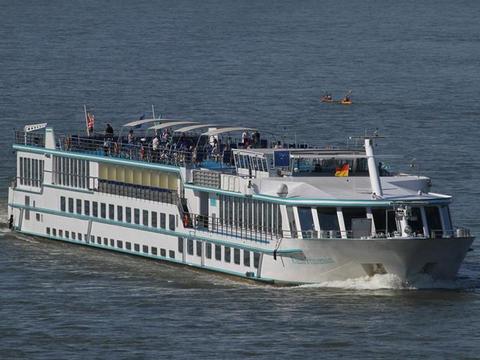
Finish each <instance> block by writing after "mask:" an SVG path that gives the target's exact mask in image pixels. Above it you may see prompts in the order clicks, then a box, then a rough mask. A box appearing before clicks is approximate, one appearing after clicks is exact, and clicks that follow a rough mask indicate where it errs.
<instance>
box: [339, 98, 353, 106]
mask: <svg viewBox="0 0 480 360" xmlns="http://www.w3.org/2000/svg"><path fill="white" fill-rule="evenodd" d="M340 104H342V105H352V100H345V99H342V100H340Z"/></svg>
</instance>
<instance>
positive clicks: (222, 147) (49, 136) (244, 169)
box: [15, 119, 450, 204]
mask: <svg viewBox="0 0 480 360" xmlns="http://www.w3.org/2000/svg"><path fill="white" fill-rule="evenodd" d="M152 121H153V120H139V121H135V122H131V123H128V124H126V125H125V126H124V127H123V128H122V129H121V130H120V132H118V133H113V132H106V133H105V134H102V133H95V134H90V136H88V135H75V134H69V135H63V134H56V135H54V133H53V129H50V128H47V129H46V132H45V133H42V132H39V131H35V127H33V129H31V128H30V129H29V128H27V127H26V128H25V129H24V131H17V132H16V133H15V134H16V136H15V143H16V144H17V146H16V148H18V149H21V148H23V147H22V146H20V145H24V146H27V147H29V148H30V149H31V148H37V149H38V148H43V149H45V150H37V151H38V152H43V151H47V152H48V151H50V152H51V153H53V154H54V155H62V154H70V156H74V157H81V158H84V159H87V160H94V161H97V162H99V163H112V162H113V163H120V164H121V165H122V166H127V167H128V166H129V165H131V166H132V167H137V166H141V167H145V166H146V167H148V168H151V169H155V168H158V169H160V168H163V169H166V170H169V171H173V172H177V173H184V174H185V177H184V179H183V180H184V182H185V184H189V186H200V187H207V188H212V190H214V191H215V189H218V190H227V191H233V192H239V193H243V194H248V193H254V194H256V195H258V196H267V197H276V198H279V197H280V198H282V199H284V200H285V201H287V200H291V201H303V200H304V199H314V200H315V199H323V200H354V201H356V200H359V201H367V200H368V201H371V200H379V199H382V200H386V201H390V202H392V201H394V202H396V201H417V202H418V201H431V200H441V201H448V200H449V199H450V197H448V196H445V195H441V194H434V193H431V192H430V191H429V190H430V179H429V178H426V177H419V176H408V175H406V174H394V173H392V172H390V171H388V170H387V169H386V167H385V166H384V165H383V164H382V162H377V161H376V160H375V156H374V154H373V141H372V139H370V138H367V139H365V144H364V146H363V147H358V146H357V147H354V148H343V149H340V148H333V147H327V148H319V147H313V146H308V145H305V144H292V143H288V142H279V141H278V140H275V139H272V138H271V139H264V138H260V135H259V134H258V132H257V130H255V129H252V128H245V127H218V126H214V125H212V124H198V123H194V122H191V121H181V120H172V119H168V120H167V119H156V120H155V121H156V123H155V125H153V126H149V127H148V128H146V129H143V130H141V129H140V130H139V129H137V127H138V126H139V125H145V124H148V125H151V123H152ZM28 130H33V131H28ZM205 130H206V131H205ZM248 132H253V134H252V136H251V137H250V135H249V134H248ZM235 134H240V138H235V137H234V135H235ZM182 169H183V170H182ZM107 178H110V177H107ZM235 178H236V180H235ZM212 179H213V180H212ZM378 203H379V204H380V202H378Z"/></svg>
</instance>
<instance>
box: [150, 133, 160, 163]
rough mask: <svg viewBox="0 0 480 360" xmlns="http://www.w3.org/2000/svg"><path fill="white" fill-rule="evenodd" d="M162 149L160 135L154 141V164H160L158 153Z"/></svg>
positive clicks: (156, 135)
mask: <svg viewBox="0 0 480 360" xmlns="http://www.w3.org/2000/svg"><path fill="white" fill-rule="evenodd" d="M159 147H160V139H159V138H158V134H155V137H154V138H153V140H152V160H153V162H158V151H159Z"/></svg>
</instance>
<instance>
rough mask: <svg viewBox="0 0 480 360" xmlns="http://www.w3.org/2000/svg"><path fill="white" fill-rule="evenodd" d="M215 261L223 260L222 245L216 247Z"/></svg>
mask: <svg viewBox="0 0 480 360" xmlns="http://www.w3.org/2000/svg"><path fill="white" fill-rule="evenodd" d="M215 260H218V261H221V260H222V245H215Z"/></svg>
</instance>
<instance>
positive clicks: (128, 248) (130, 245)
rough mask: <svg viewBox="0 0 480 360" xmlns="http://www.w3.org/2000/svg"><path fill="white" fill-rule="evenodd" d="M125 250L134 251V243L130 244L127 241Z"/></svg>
mask: <svg viewBox="0 0 480 360" xmlns="http://www.w3.org/2000/svg"><path fill="white" fill-rule="evenodd" d="M125 249H127V250H132V243H131V242H129V241H127V242H126V243H125Z"/></svg>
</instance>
